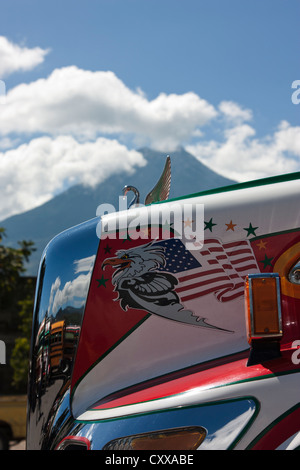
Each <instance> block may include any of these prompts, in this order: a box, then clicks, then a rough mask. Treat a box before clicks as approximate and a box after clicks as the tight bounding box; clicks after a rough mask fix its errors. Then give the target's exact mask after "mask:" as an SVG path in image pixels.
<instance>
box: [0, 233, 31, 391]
mask: <svg viewBox="0 0 300 470" xmlns="http://www.w3.org/2000/svg"><path fill="white" fill-rule="evenodd" d="M5 236H6V234H5V229H3V228H1V227H0V309H3V310H4V311H7V312H8V313H7V315H10V316H13V315H14V313H13V312H15V311H17V315H18V319H17V324H18V329H19V331H20V335H19V337H18V338H17V339H16V340H15V345H14V348H13V351H12V354H11V359H10V365H11V367H12V369H13V378H12V385H13V387H14V388H15V389H16V390H22V391H24V389H26V386H27V379H28V362H29V351H30V336H31V324H32V312H33V292H34V286H33V280H32V279H30V278H29V279H28V278H25V277H24V276H22V274H23V273H24V272H25V271H26V268H25V262H27V261H28V260H29V257H30V255H31V253H32V252H33V251H34V246H33V242H31V241H21V242H19V248H12V247H9V246H6V245H4V244H3V237H5Z"/></svg>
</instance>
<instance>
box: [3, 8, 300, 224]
mask: <svg viewBox="0 0 300 470" xmlns="http://www.w3.org/2000/svg"><path fill="white" fill-rule="evenodd" d="M299 17H300V3H299V1H298V0H297V1H296V0H288V1H285V2H284V1H282V0H281V1H279V0H263V1H261V0H251V1H250V0H249V1H246V0H226V1H225V0H209V1H208V0H206V1H205V0H184V1H182V0H172V1H171V0H85V1H84V2H83V1H75V2H74V0H73V1H70V0H62V1H56V0H54V1H52V2H46V1H44V0H43V1H41V0H39V1H37V0H27V1H24V0H10V1H9V2H5V4H3V5H2V6H1V17H0V26H1V28H0V36H1V37H2V38H5V40H4V39H3V41H2V43H1V42H0V79H2V80H4V81H5V84H6V90H7V96H6V104H5V105H2V106H1V108H0V170H1V172H0V173H1V176H0V185H1V188H2V189H1V190H0V193H1V194H0V196H1V197H2V200H3V198H5V199H6V201H8V200H9V201H10V203H9V204H7V205H6V209H5V211H4V210H3V211H2V212H1V210H0V219H1V218H2V219H3V217H5V216H7V215H10V214H12V213H17V212H20V211H23V210H26V209H28V208H31V207H34V206H35V205H39V204H41V203H43V202H45V201H46V200H48V199H50V198H51V197H52V196H53V194H56V193H57V192H59V191H61V190H63V189H64V188H65V187H67V186H68V185H71V184H75V183H77V182H84V183H87V184H88V182H89V181H90V182H91V184H96V183H97V182H99V181H101V179H102V180H103V179H104V178H105V177H106V176H108V175H109V174H110V173H111V172H114V171H116V170H117V169H118V170H119V171H127V170H128V169H129V168H131V167H134V166H135V165H143V161H142V157H141V156H140V154H138V153H137V152H136V149H138V148H139V146H140V145H149V146H152V147H153V148H157V149H159V150H161V151H162V153H164V152H165V151H166V152H169V151H171V150H172V148H175V147H176V146H178V145H183V146H184V147H185V148H187V150H189V151H190V152H191V153H193V154H194V155H195V157H196V158H198V159H199V160H200V161H202V162H203V163H205V164H206V165H208V166H210V167H211V168H212V169H214V170H215V171H217V172H219V173H222V174H224V175H225V176H228V177H231V178H234V179H236V180H239V181H242V180H247V179H254V178H260V177H264V176H269V175H272V174H279V173H288V172H290V171H298V170H299V169H300V136H299V129H300V128H299V110H300V105H295V104H293V103H292V100H291V95H292V92H293V90H292V88H291V85H292V83H293V81H295V80H297V79H298V80H299V79H300V71H299V49H300V47H299V46H300V44H299V41H300V37H299ZM5 41H6V42H5ZM17 48H19V49H18V50H17ZM1 51H2V52H1ZM30 52H31V53H30ZM9 55H10V57H9ZM1 59H2V66H1ZM22 60H23V62H22ZM22 63H23V64H24V65H23V66H22ZM104 72H105V73H104ZM1 73H2V76H1ZM73 77H74V78H73ZM41 79H44V80H41ZM25 84H27V87H25ZM47 97H48V98H49V99H48V101H47ZM93 97H95V100H94V102H93ZM110 98H111V99H110ZM1 114H2V117H1ZM163 133H164V134H163ZM71 155H73V157H72V156H71ZM74 155H75V156H74ZM83 155H85V157H84V158H85V159H88V162H89V163H88V164H87V160H86V161H85V162H84V167H82V166H81V165H82V161H83ZM118 155H119V157H118ZM99 159H100V160H101V171H100V170H99V172H96V171H95V166H96V165H97V166H99ZM121 162H122V164H121ZM33 168H34V171H32V169H33ZM66 168H67V170H66ZM83 168H84V170H85V175H84V176H82V172H83ZM30 169H31V171H30ZM50 172H51V175H50ZM19 173H20V174H19ZM49 175H50V177H49ZM33 178H34V180H33ZM37 181H40V184H38V183H37Z"/></svg>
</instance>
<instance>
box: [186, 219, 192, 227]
mask: <svg viewBox="0 0 300 470" xmlns="http://www.w3.org/2000/svg"><path fill="white" fill-rule="evenodd" d="M193 222H194V221H193V220H190V219H189V218H187V219H186V220H185V221H184V226H185V227H191V226H192V223H193Z"/></svg>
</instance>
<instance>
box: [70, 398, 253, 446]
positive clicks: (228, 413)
mask: <svg viewBox="0 0 300 470" xmlns="http://www.w3.org/2000/svg"><path fill="white" fill-rule="evenodd" d="M256 412H257V403H256V401H255V400H254V399H252V398H247V397H245V398H241V399H233V400H230V401H223V402H219V403H209V404H206V405H200V406H199V405H198V406H197V405H196V406H190V407H182V408H181V407H179V408H174V409H165V410H162V411H161V412H156V413H150V414H141V415H137V416H132V417H128V416H127V417H126V418H123V419H118V420H107V421H102V422H94V423H87V424H86V423H81V424H80V423H77V427H75V428H74V430H73V432H71V435H72V434H73V433H74V435H77V436H81V437H85V438H88V439H89V441H90V443H91V450H101V449H103V447H105V445H106V444H107V443H108V442H109V441H111V440H113V439H118V438H121V437H124V436H128V435H135V434H139V433H146V432H153V431H159V430H163V429H173V428H177V427H185V426H201V427H203V428H205V429H206V431H207V435H206V438H205V440H204V441H203V443H202V444H201V445H200V448H199V450H202V449H203V450H209V449H219V450H225V449H231V448H234V447H235V445H236V443H237V441H238V440H239V439H240V438H241V437H242V435H243V434H244V432H245V431H246V430H247V428H248V427H249V426H250V425H251V423H252V421H253V420H254V418H255V416H256Z"/></svg>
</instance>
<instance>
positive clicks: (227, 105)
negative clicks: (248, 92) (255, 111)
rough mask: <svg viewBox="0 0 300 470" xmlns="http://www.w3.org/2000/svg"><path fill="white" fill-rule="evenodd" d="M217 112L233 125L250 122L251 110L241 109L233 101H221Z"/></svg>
mask: <svg viewBox="0 0 300 470" xmlns="http://www.w3.org/2000/svg"><path fill="white" fill-rule="evenodd" d="M219 110H220V111H221V113H223V115H224V116H225V118H226V119H228V120H229V121H232V122H235V123H242V122H244V121H251V119H252V111H251V109H242V108H241V107H240V106H239V105H238V104H237V103H235V102H233V101H222V102H221V103H220V104H219Z"/></svg>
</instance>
